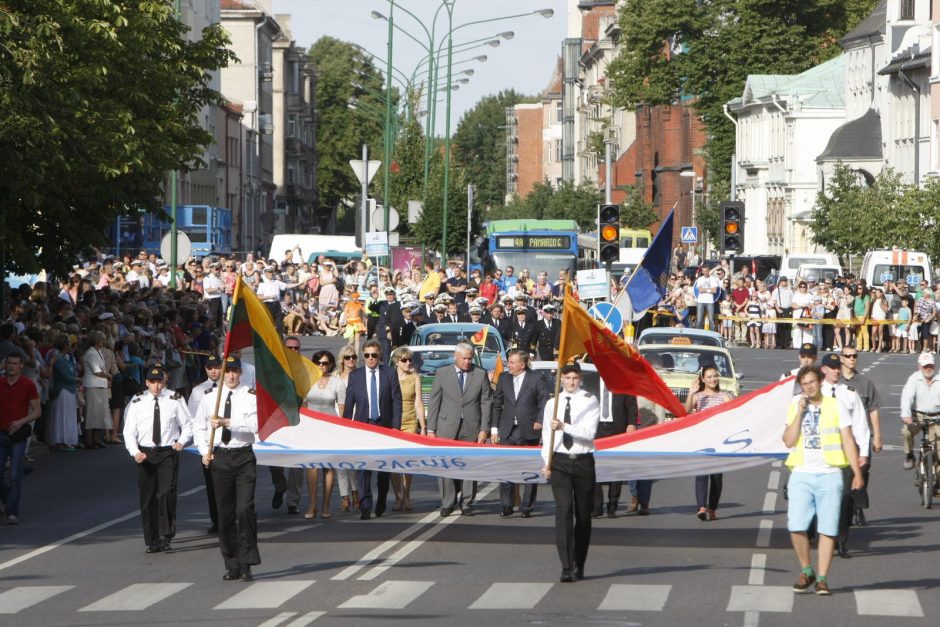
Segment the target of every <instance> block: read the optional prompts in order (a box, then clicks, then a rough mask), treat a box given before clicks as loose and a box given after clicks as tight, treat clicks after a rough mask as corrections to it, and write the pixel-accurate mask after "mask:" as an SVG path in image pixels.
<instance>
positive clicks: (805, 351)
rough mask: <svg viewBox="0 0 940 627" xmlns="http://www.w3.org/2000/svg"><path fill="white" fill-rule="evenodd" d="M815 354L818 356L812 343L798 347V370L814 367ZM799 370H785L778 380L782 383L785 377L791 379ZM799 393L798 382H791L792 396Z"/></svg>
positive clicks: (805, 343)
mask: <svg viewBox="0 0 940 627" xmlns="http://www.w3.org/2000/svg"><path fill="white" fill-rule="evenodd" d="M817 354H818V351H817V350H816V345H815V344H813V343H812V342H804V343H803V344H802V345H801V346H800V368H806V367H808V366H815V365H816V355H817ZM800 368H794V369H793V370H787V371H786V372H784V373H783V374H782V375H780V380H781V381H783V380H784V379H786V378H787V377H792V376H793V375H795V374H796V373H797V372H799V370H800ZM801 392H802V388H801V387H800V384H799V382H797V381H794V382H793V395H794V396H796V395H797V394H800V393H801Z"/></svg>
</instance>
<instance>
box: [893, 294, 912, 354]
mask: <svg viewBox="0 0 940 627" xmlns="http://www.w3.org/2000/svg"><path fill="white" fill-rule="evenodd" d="M898 320H902V321H903V322H900V323H899V324H896V325H895V326H894V333H892V334H891V335H892V337H891V352H892V353H906V352H908V350H909V345H910V343H909V341H908V339H907V335H908V333H909V331H910V329H909V327H910V326H911V325H910V321H911V307H910V299H908V298H907V297H906V296H905V297H903V298H901V308H900V309H898ZM911 352H913V351H911Z"/></svg>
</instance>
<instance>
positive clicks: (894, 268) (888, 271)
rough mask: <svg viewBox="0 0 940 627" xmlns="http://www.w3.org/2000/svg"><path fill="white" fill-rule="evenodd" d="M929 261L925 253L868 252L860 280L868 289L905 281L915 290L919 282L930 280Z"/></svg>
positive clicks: (906, 251) (902, 251)
mask: <svg viewBox="0 0 940 627" xmlns="http://www.w3.org/2000/svg"><path fill="white" fill-rule="evenodd" d="M932 276H933V275H932V274H931V267H930V259H929V258H928V257H927V253H922V252H917V251H913V250H901V249H899V248H893V249H891V250H870V251H868V252H867V253H865V259H864V260H863V261H862V274H861V278H863V279H865V281H866V283H867V285H868V287H881V286H883V285H884V284H885V281H893V282H895V283H898V282H900V281H905V282H906V283H907V284H908V286H910V287H912V288H915V287H916V286H917V285H918V284H919V283H920V282H921V281H928V282H929V281H930V280H931V278H932Z"/></svg>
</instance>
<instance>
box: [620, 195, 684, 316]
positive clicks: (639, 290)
mask: <svg viewBox="0 0 940 627" xmlns="http://www.w3.org/2000/svg"><path fill="white" fill-rule="evenodd" d="M673 212H674V210H671V211H670V212H669V215H668V216H666V219H665V220H663V224H662V226H661V227H659V232H658V233H656V237H654V238H653V243H652V244H651V245H650V247H649V250H647V251H646V254H645V255H643V261H641V262H640V265H639V266H637V268H636V270H635V271H634V276H633V277H631V279H630V282H629V283H628V284H627V294H628V295H629V296H630V301H631V303H632V304H633V311H643V310H644V309H649V308H650V307H653V306H655V305H656V303H658V302H659V301H660V300H661V299H662V298H664V297H665V296H666V285H667V282H668V279H669V264H670V261H671V259H672V215H673Z"/></svg>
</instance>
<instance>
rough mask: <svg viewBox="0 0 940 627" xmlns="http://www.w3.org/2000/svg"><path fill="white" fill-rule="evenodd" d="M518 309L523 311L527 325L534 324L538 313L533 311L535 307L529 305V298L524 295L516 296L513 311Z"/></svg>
mask: <svg viewBox="0 0 940 627" xmlns="http://www.w3.org/2000/svg"><path fill="white" fill-rule="evenodd" d="M520 307H521V308H523V309H525V321H526V322H527V323H528V324H535V321H536V320H538V319H539V316H538V312H537V311H535V307H533V306H532V305H530V304H529V297H528V296H526V295H525V294H519V295H518V296H516V306H515V309H519V308H520Z"/></svg>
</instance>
